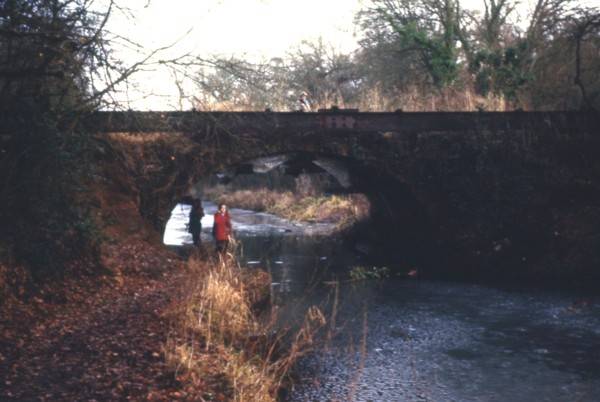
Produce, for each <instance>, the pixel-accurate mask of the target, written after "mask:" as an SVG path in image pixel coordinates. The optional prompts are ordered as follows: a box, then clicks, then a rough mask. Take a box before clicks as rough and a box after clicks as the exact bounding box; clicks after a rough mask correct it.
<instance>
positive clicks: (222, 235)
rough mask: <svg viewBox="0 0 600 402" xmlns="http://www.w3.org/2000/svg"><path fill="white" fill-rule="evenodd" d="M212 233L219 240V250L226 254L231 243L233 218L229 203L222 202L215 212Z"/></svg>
mask: <svg viewBox="0 0 600 402" xmlns="http://www.w3.org/2000/svg"><path fill="white" fill-rule="evenodd" d="M212 234H213V236H214V238H215V241H216V242H217V251H218V252H219V253H221V254H225V252H226V251H227V246H228V245H229V236H230V235H231V219H230V218H229V212H227V205H225V204H223V203H220V204H219V206H218V209H217V213H216V214H215V222H214V224H213V229H212Z"/></svg>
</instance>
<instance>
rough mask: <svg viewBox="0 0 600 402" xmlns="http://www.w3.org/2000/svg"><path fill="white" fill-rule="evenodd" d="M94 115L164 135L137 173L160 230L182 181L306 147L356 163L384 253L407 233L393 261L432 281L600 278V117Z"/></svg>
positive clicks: (113, 124)
mask: <svg viewBox="0 0 600 402" xmlns="http://www.w3.org/2000/svg"><path fill="white" fill-rule="evenodd" d="M108 117H110V118H108ZM94 118H96V119H100V118H101V119H100V120H96V123H94V124H96V125H97V126H98V127H99V126H102V124H106V125H105V126H104V127H105V129H106V130H109V131H124V130H130V131H137V132H139V134H137V136H140V137H144V136H147V134H145V132H146V131H149V130H151V129H152V131H156V129H157V128H158V129H160V130H161V131H163V132H165V133H168V132H171V133H172V134H163V135H162V137H161V138H162V140H161V143H160V144H153V143H152V141H148V142H146V143H145V145H144V146H145V147H147V149H148V150H153V151H152V152H146V153H144V152H141V153H140V155H144V154H145V155H151V154H152V155H160V157H154V158H152V164H153V165H156V164H157V163H158V164H159V165H160V164H162V165H160V166H158V167H157V169H155V172H154V175H153V176H152V177H151V180H150V178H149V177H147V176H144V175H141V174H139V175H138V177H139V178H138V185H139V186H140V194H141V198H142V202H141V212H142V214H143V215H144V216H146V217H148V218H151V219H152V218H153V217H154V218H155V224H156V226H157V227H160V226H161V225H162V224H164V220H165V219H166V216H167V214H168V207H169V206H172V204H173V203H174V202H176V200H177V198H178V197H181V196H183V195H185V193H186V191H187V189H188V187H189V185H190V183H193V182H194V181H197V180H199V179H200V178H201V177H203V176H205V175H207V174H209V173H210V172H212V171H215V170H217V169H222V168H224V167H227V166H231V165H234V164H237V163H241V162H243V161H247V160H249V159H253V158H256V157H260V156H266V155H273V154H278V153H285V152H305V153H309V154H314V155H325V156H328V157H334V158H342V159H344V160H346V161H350V162H351V164H354V166H355V169H354V175H355V178H356V181H357V182H360V183H361V186H362V187H363V189H364V191H365V192H367V193H370V194H371V196H372V197H373V198H377V199H378V200H379V201H378V202H379V203H380V205H381V206H382V208H383V209H384V210H385V211H386V212H385V213H386V216H385V217H382V219H381V220H380V222H385V225H379V224H376V225H374V226H375V228H376V229H379V230H381V232H382V233H381V235H382V238H385V239H387V240H389V242H390V243H391V244H390V246H391V248H390V249H392V250H394V244H396V245H397V244H398V243H399V242H411V241H412V242H413V244H412V245H411V248H412V249H413V251H414V248H415V246H416V245H418V247H419V250H417V251H416V252H413V255H411V257H410V258H408V259H404V260H402V259H400V260H402V261H403V262H404V263H407V264H409V263H410V264H419V265H421V266H422V267H423V269H424V270H425V271H426V272H431V273H432V274H433V273H435V275H442V274H443V275H449V276H456V275H459V274H461V275H468V276H469V277H495V278H497V277H503V278H508V279H519V280H525V279H527V280H534V281H537V280H538V279H548V280H552V279H556V280H560V281H563V282H564V281H565V280H568V281H589V280H594V281H597V280H598V279H600V230H598V229H597V228H600V181H599V178H600V177H599V176H600V162H599V159H598V158H597V155H598V152H599V151H600V133H599V132H598V131H600V118H599V117H598V115H594V114H586V113H571V112H568V113H567V112H556V113H529V112H527V113H525V112H514V113H400V112H399V113H356V112H349V113H345V112H344V111H340V112H326V113H193V112H184V113H179V114H177V113H165V114H160V113H145V114H144V113H137V114H136V113H133V114H130V115H127V114H123V115H118V114H106V115H103V116H95V117H94ZM102 119H104V122H105V123H101V120H102ZM90 121H92V120H90ZM169 136H172V137H171V138H173V141H168V140H165V138H168V137H169ZM144 163H145V162H144V160H143V159H142V160H140V167H139V169H142V167H143V166H144ZM406 211H410V213H407V212H406ZM380 226H385V227H380ZM397 228H400V229H397ZM385 231H387V232H388V234H387V235H384V234H383V232H385ZM390 231H391V235H390V234H389V233H390ZM411 234H414V236H412V237H411ZM395 249H396V250H397V247H396V248H395Z"/></svg>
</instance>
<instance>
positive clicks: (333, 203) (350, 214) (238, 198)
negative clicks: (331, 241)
mask: <svg viewBox="0 0 600 402" xmlns="http://www.w3.org/2000/svg"><path fill="white" fill-rule="evenodd" d="M205 196H207V197H209V198H212V199H215V200H218V202H225V203H226V204H227V205H229V206H230V207H236V208H244V209H251V210H254V211H262V212H269V213H272V214H274V215H277V216H280V217H282V218H286V219H289V220H292V221H298V222H336V223H337V224H338V227H339V228H340V229H343V228H346V227H349V226H352V225H353V224H355V223H356V222H359V221H361V220H364V219H366V218H368V216H369V214H370V209H371V205H370V203H369V200H368V198H367V197H366V196H365V195H364V194H348V195H314V196H301V195H298V194H295V193H292V192H291V191H284V192H279V191H273V190H267V189H260V190H238V191H233V192H228V191H226V190H225V188H224V187H215V188H213V189H211V190H208V191H206V190H205Z"/></svg>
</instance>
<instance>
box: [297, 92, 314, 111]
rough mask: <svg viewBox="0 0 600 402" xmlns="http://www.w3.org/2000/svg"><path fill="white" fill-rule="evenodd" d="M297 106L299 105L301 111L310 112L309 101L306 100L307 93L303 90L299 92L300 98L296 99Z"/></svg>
mask: <svg viewBox="0 0 600 402" xmlns="http://www.w3.org/2000/svg"><path fill="white" fill-rule="evenodd" d="M298 106H300V111H301V112H310V111H311V107H310V102H309V101H308V94H307V93H306V92H305V91H302V93H300V98H299V99H298Z"/></svg>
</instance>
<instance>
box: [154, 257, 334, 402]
mask: <svg viewBox="0 0 600 402" xmlns="http://www.w3.org/2000/svg"><path fill="white" fill-rule="evenodd" d="M188 268H189V274H190V276H189V278H190V279H189V281H187V289H185V292H184V295H183V297H182V298H181V299H180V300H178V301H176V302H174V303H173V305H172V306H171V308H170V309H169V311H168V313H167V314H168V315H169V316H170V318H171V321H172V323H173V328H174V330H173V332H172V335H171V336H170V337H169V339H168V341H167V342H166V344H165V345H164V355H165V360H166V363H167V365H168V367H170V368H171V369H172V370H173V371H174V372H175V375H176V378H177V379H178V380H179V381H181V382H182V383H183V384H184V388H185V389H186V390H187V393H188V397H192V398H198V400H202V399H204V398H206V399H212V398H213V397H214V398H216V399H217V400H232V401H257V402H261V401H275V400H276V397H277V392H278V390H279V389H280V388H281V386H282V384H283V383H284V381H285V380H286V378H287V376H288V373H289V371H290V369H291V368H292V366H293V364H294V363H295V362H296V360H297V359H298V358H299V357H300V356H301V355H303V354H304V353H306V352H307V351H308V350H310V348H311V346H312V344H313V337H314V335H315V333H316V332H317V331H318V330H319V329H320V328H321V327H323V326H324V324H325V318H324V317H323V315H322V314H321V312H320V311H319V310H318V309H317V308H315V307H313V308H311V309H310V310H309V311H308V313H307V315H306V317H305V320H304V323H303V325H302V326H301V327H300V329H299V330H298V332H297V333H296V334H294V335H292V334H290V333H287V332H286V331H281V330H280V331H276V330H275V327H274V323H275V322H276V320H277V318H276V317H275V316H274V315H273V314H274V313H273V314H271V316H269V317H267V319H264V318H263V319H259V318H258V316H257V314H256V312H255V311H256V309H255V306H256V304H257V303H259V302H260V300H261V299H264V295H265V292H264V288H265V287H266V288H267V289H268V288H269V286H270V278H269V277H268V275H267V274H266V273H264V272H262V271H254V270H252V271H249V270H241V269H240V268H239V266H237V264H236V262H235V261H234V260H233V259H232V258H228V259H226V260H220V261H219V262H212V263H205V262H202V261H200V260H198V259H190V261H189V262H188ZM251 287H252V288H251ZM261 287H262V289H260V288H261ZM260 295H262V296H260ZM267 295H268V291H267ZM200 398H202V399H200ZM194 400H196V399H194Z"/></svg>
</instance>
